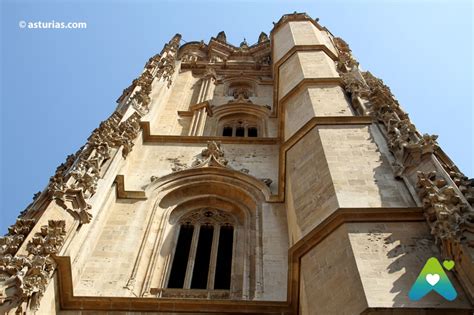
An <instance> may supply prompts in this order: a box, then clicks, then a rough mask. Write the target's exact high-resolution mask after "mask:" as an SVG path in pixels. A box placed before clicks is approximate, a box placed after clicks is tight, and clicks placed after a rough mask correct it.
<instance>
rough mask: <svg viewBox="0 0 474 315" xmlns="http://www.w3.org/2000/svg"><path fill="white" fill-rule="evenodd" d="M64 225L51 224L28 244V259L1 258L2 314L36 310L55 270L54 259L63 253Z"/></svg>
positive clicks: (23, 256)
mask: <svg viewBox="0 0 474 315" xmlns="http://www.w3.org/2000/svg"><path fill="white" fill-rule="evenodd" d="M65 235H66V230H65V222H64V221H54V220H50V221H49V222H48V225H45V226H42V227H41V229H40V231H39V232H37V233H36V234H35V235H34V237H33V238H32V239H31V240H30V241H29V242H28V244H27V246H26V251H27V253H28V254H27V255H22V256H20V255H19V256H15V255H12V254H6V255H3V254H2V255H0V312H2V313H3V312H7V311H9V310H11V309H13V308H16V313H17V314H22V313H23V312H24V311H25V309H24V308H30V309H31V310H36V309H37V308H38V306H39V300H40V299H41V297H42V296H43V294H44V291H45V290H46V286H47V285H48V282H49V280H50V278H51V276H52V273H53V271H54V269H55V263H54V260H53V259H52V257H51V255H55V254H57V253H58V252H59V250H60V249H61V247H62V245H63V243H64V237H65Z"/></svg>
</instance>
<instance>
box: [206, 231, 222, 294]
mask: <svg viewBox="0 0 474 315" xmlns="http://www.w3.org/2000/svg"><path fill="white" fill-rule="evenodd" d="M220 235H221V226H220V225H218V224H216V225H214V234H213V236H212V248H211V260H210V264H209V273H208V275H207V289H208V290H213V289H214V282H215V278H216V266H217V250H218V248H219V237H220Z"/></svg>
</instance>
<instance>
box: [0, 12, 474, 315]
mask: <svg viewBox="0 0 474 315" xmlns="http://www.w3.org/2000/svg"><path fill="white" fill-rule="evenodd" d="M117 103H118V105H117V107H116V110H115V111H114V112H113V113H112V114H111V116H110V117H109V118H108V119H107V120H105V121H104V122H102V123H101V124H100V126H98V128H97V129H95V130H94V131H93V132H92V133H91V136H90V137H89V138H88V140H87V143H86V144H85V145H84V146H83V147H82V148H80V149H79V150H78V151H77V152H76V153H74V154H71V155H69V156H68V157H67V159H66V161H65V162H64V163H63V164H61V165H60V166H59V167H58V168H57V170H56V173H55V174H54V175H53V176H52V177H51V179H50V181H49V183H48V185H47V187H45V189H44V190H43V191H42V192H40V193H39V194H37V195H35V196H34V200H33V202H32V203H31V204H30V205H29V206H28V207H27V209H26V210H25V211H23V212H22V213H21V214H20V216H19V218H18V220H17V222H16V223H15V224H13V225H12V226H11V227H10V228H9V232H8V234H7V235H6V236H4V237H3V238H0V244H1V247H0V250H1V252H0V312H3V313H6V314H68V315H72V314H77V315H80V314H125V313H127V314H142V313H145V312H147V313H149V314H177V313H180V314H181V313H182V314H275V315H276V314H287V315H290V314H294V315H296V314H324V315H325V314H371V315H372V314H407V313H410V314H469V313H470V312H471V311H470V310H471V309H472V307H473V304H472V303H473V302H474V249H473V242H474V236H473V233H474V229H473V224H474V212H473V203H474V184H473V182H472V180H469V179H467V178H466V177H465V176H464V175H463V174H462V172H461V171H460V170H459V169H458V168H457V167H456V165H454V163H453V162H452V161H451V160H450V159H449V157H448V156H447V155H446V154H445V153H444V152H443V150H442V149H441V148H440V147H439V145H438V143H437V142H436V138H437V136H434V135H427V134H422V133H420V132H419V131H418V130H417V129H416V127H415V126H414V125H413V123H412V122H411V121H410V119H409V118H408V114H407V113H406V112H405V111H404V110H403V109H402V108H401V106H400V104H399V103H398V101H397V100H396V99H395V97H394V96H393V94H392V93H391V92H390V89H389V88H388V87H387V86H386V85H385V84H384V83H383V81H382V80H380V79H378V78H376V77H375V76H374V75H373V74H371V73H370V72H368V71H366V72H364V71H361V70H360V68H359V64H358V62H357V61H356V60H355V59H354V57H353V55H352V53H351V50H350V49H349V46H348V45H347V43H346V42H344V40H342V39H341V38H338V37H335V36H333V35H332V34H331V33H330V32H329V30H327V29H326V28H325V27H323V26H321V25H320V24H319V23H318V22H317V21H316V20H314V19H312V18H311V17H309V16H308V15H307V14H305V13H293V14H288V15H284V16H283V17H282V18H281V19H280V20H279V21H278V22H277V23H275V24H274V27H273V29H272V30H271V32H270V34H269V35H267V34H266V33H264V32H262V33H261V34H260V36H259V38H258V41H257V42H256V43H253V44H251V43H248V42H247V41H246V40H244V41H243V42H242V43H240V45H233V44H232V43H230V42H228V41H227V38H226V34H225V32H220V33H218V34H217V36H216V37H212V38H211V39H210V40H209V42H208V43H207V44H206V43H204V41H200V42H198V41H196V42H188V43H185V44H183V45H181V35H179V34H176V35H175V36H173V37H172V38H171V40H170V41H169V42H168V43H167V44H165V46H164V48H163V50H162V51H161V53H159V54H157V55H155V56H153V57H151V58H150V59H149V60H148V62H147V63H146V64H145V67H144V69H143V72H142V73H141V74H140V75H139V77H138V78H137V79H135V80H133V82H132V83H131V85H130V86H129V87H128V88H126V89H125V90H124V91H123V94H122V95H121V96H120V97H119V98H118V100H117ZM430 257H436V258H438V259H439V260H441V261H442V260H447V261H451V260H452V262H453V264H454V267H453V268H452V270H451V271H449V272H447V274H448V277H449V281H451V282H452V284H453V286H454V288H455V290H456V292H457V297H456V299H455V300H453V301H448V300H446V299H444V298H443V297H442V296H440V295H436V294H434V293H433V294H429V295H427V296H426V297H424V298H423V299H421V300H419V301H412V300H410V298H409V297H408V292H409V290H410V288H411V286H412V285H413V283H414V282H415V280H416V278H417V276H418V273H419V272H420V270H421V268H422V267H423V264H424V263H425V262H426V261H427V259H428V258H430Z"/></svg>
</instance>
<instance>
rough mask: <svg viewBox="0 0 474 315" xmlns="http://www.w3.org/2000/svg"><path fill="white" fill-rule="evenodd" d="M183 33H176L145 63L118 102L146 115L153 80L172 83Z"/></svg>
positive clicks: (169, 84)
mask: <svg viewBox="0 0 474 315" xmlns="http://www.w3.org/2000/svg"><path fill="white" fill-rule="evenodd" d="M180 41H181V35H179V34H176V35H175V36H173V38H172V39H171V40H170V41H169V42H168V44H166V45H165V46H164V47H163V49H162V51H161V53H160V54H156V55H155V56H153V57H152V58H150V59H149V60H148V62H147V63H146V64H145V67H144V70H143V72H142V73H141V75H140V76H139V77H138V78H137V79H135V80H133V82H132V84H131V85H130V86H129V87H128V88H126V89H125V90H123V93H122V95H121V96H120V97H119V98H118V100H117V102H118V103H123V102H124V103H125V104H126V105H131V106H133V108H135V109H136V110H137V111H138V112H139V113H140V114H142V115H144V114H146V113H148V112H149V110H150V102H151V98H150V93H151V90H152V84H153V81H154V80H155V79H156V80H158V81H159V80H161V79H163V81H165V82H167V86H168V87H170V86H171V84H172V77H173V74H174V72H175V64H176V57H177V55H178V48H179V42H180Z"/></svg>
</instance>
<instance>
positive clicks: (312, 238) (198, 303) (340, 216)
mask: <svg viewBox="0 0 474 315" xmlns="http://www.w3.org/2000/svg"><path fill="white" fill-rule="evenodd" d="M413 221H424V217H423V212H422V209H421V208H340V209H337V210H336V211H335V212H334V213H333V214H332V215H331V216H329V217H328V218H327V219H325V220H324V221H323V222H322V223H321V224H319V225H318V226H317V227H316V228H314V229H313V230H312V231H311V232H309V233H308V234H307V235H306V236H305V237H303V238H302V239H301V240H299V241H298V242H297V243H296V244H294V245H293V246H292V247H291V248H290V249H289V261H288V270H289V272H288V295H287V300H286V301H247V300H205V299H180V300H179V303H177V300H176V299H173V298H166V297H161V298H156V296H152V297H148V298H131V297H100V296H74V292H73V288H74V285H73V281H72V275H71V261H70V257H68V256H55V260H56V263H57V265H58V273H57V277H58V284H59V300H60V305H61V309H62V310H82V311H88V310H94V311H137V310H140V311H145V312H146V311H151V312H153V311H154V312H171V311H173V312H194V313H197V312H203V313H205V312H220V313H225V314H227V313H229V312H232V313H239V314H275V315H276V314H285V315H290V314H291V315H296V314H298V306H299V287H300V261H301V258H302V257H303V256H304V255H305V254H306V253H307V252H308V251H309V250H311V248H313V247H315V246H316V245H318V244H319V243H320V242H321V241H322V240H324V239H325V238H326V237H327V236H328V235H330V234H331V233H332V232H333V231H335V230H336V229H337V228H338V227H339V226H341V225H343V224H345V223H352V222H400V223H402V222H413ZM154 293H157V294H158V292H154ZM391 310H394V309H391Z"/></svg>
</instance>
